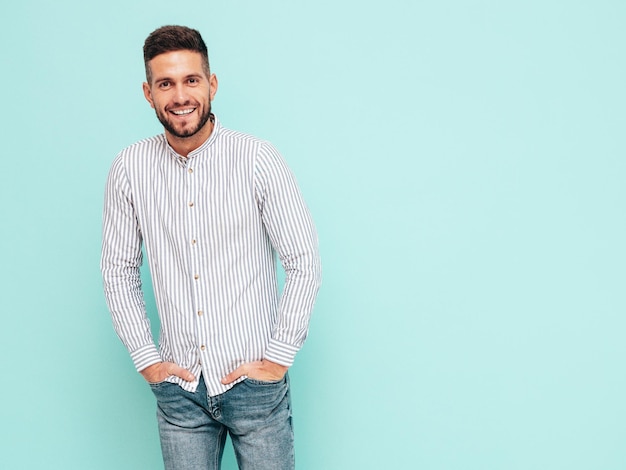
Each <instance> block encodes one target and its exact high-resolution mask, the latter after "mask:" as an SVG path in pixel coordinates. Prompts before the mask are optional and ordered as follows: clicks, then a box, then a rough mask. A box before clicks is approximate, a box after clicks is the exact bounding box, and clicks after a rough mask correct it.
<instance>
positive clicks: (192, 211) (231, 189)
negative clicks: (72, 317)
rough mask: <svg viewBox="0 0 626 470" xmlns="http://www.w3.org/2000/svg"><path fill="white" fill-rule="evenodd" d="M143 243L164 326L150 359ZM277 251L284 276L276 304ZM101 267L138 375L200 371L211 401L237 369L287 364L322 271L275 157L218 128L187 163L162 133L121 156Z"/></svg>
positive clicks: (298, 203)
mask: <svg viewBox="0 0 626 470" xmlns="http://www.w3.org/2000/svg"><path fill="white" fill-rule="evenodd" d="M142 242H143V243H145V252H146V254H147V257H148V263H149V266H150V273H151V277H152V283H153V287H154V295H155V299H156V304H157V309H158V312H159V318H160V320H161V332H160V338H159V348H158V349H157V348H156V346H155V344H154V340H153V338H152V334H151V332H150V325H149V321H148V318H147V316H146V308H145V304H144V298H143V293H142V290H141V280H140V274H139V267H140V265H141V263H142V250H141V247H142ZM275 252H277V253H278V255H279V257H280V261H281V263H282V265H283V267H284V269H285V286H284V289H283V293H282V296H280V299H279V295H278V287H277V280H276V261H275ZM101 269H102V275H103V279H104V290H105V296H106V300H107V304H108V306H109V309H110V311H111V315H112V317H113V324H114V327H115V330H116V332H117V334H118V335H119V337H120V338H121V340H122V342H123V343H124V345H125V346H126V347H127V348H128V350H129V352H130V355H131V358H132V360H133V362H134V364H135V367H136V368H137V370H139V371H141V370H143V369H144V368H146V367H148V366H149V365H152V364H154V363H157V362H160V361H171V362H175V363H177V364H179V365H180V366H182V367H184V368H187V369H189V370H190V371H191V372H192V373H193V374H194V375H195V376H196V378H198V377H200V372H202V375H203V376H204V380H205V382H206V384H207V388H208V391H209V394H210V395H218V394H220V393H223V392H225V391H226V390H228V389H229V388H230V387H231V386H232V385H222V384H221V383H220V380H221V378H222V377H224V376H225V375H226V374H227V373H229V372H231V371H232V370H234V369H235V368H237V367H238V366H240V365H241V364H243V363H244V362H250V361H257V360H261V359H263V358H265V359H268V360H270V361H273V362H277V363H279V364H282V365H286V366H289V365H291V364H292V363H293V360H294V356H295V355H296V352H297V351H298V350H299V349H300V347H301V346H302V344H303V342H304V340H305V338H306V336H307V331H308V325H309V318H310V315H311V311H312V309H313V304H314V301H315V296H316V294H317V290H318V288H319V284H320V273H321V268H320V261H319V254H318V246H317V235H316V233H315V228H314V226H313V222H312V220H311V216H310V214H309V211H308V209H307V207H306V205H305V203H304V201H303V199H302V196H301V194H300V191H299V190H298V187H297V185H296V182H295V180H294V178H293V175H292V174H291V172H290V171H289V169H288V168H287V166H286V164H285V162H284V161H283V159H282V158H281V156H280V155H279V154H278V152H277V151H276V150H275V149H274V147H272V146H271V145H270V144H269V143H268V142H265V141H262V140H259V139H256V138H254V137H251V136H249V135H245V134H242V133H239V132H235V131H231V130H228V129H225V128H223V127H222V126H221V125H220V123H219V121H218V120H217V118H215V126H214V129H213V132H212V134H211V136H210V137H209V138H208V139H207V141H206V142H205V143H204V144H202V146H200V147H199V148H198V149H196V150H194V151H193V152H191V153H190V154H189V155H188V157H187V158H184V157H182V156H180V155H178V154H177V153H176V152H175V151H174V150H173V149H172V148H171V147H170V146H169V144H168V143H167V140H166V138H165V135H164V134H161V135H158V136H155V137H152V138H149V139H145V140H142V141H140V142H137V143H136V144H134V145H132V146H130V147H128V148H126V149H124V150H123V151H122V152H121V153H120V154H119V155H118V156H117V158H116V159H115V161H114V162H113V165H112V167H111V171H110V173H109V177H108V181H107V185H106V194H105V204H104V217H103V247H102V260H101ZM167 380H169V381H172V382H175V383H178V384H180V385H181V386H182V387H183V388H184V389H186V390H189V391H195V389H196V386H197V382H194V383H187V382H185V381H183V380H181V379H178V378H177V377H169V378H168V379H167Z"/></svg>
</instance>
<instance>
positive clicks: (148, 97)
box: [143, 82, 154, 108]
mask: <svg viewBox="0 0 626 470" xmlns="http://www.w3.org/2000/svg"><path fill="white" fill-rule="evenodd" d="M143 96H145V97H146V100H148V103H150V107H152V108H154V101H153V100H152V92H151V91H150V85H148V84H147V83H146V82H143Z"/></svg>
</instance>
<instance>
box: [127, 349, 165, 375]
mask: <svg viewBox="0 0 626 470" xmlns="http://www.w3.org/2000/svg"><path fill="white" fill-rule="evenodd" d="M130 358H131V359H132V360H133V363H134V364H135V368H136V369H137V372H141V371H142V370H144V369H145V368H146V367H148V366H151V365H152V364H157V363H158V362H163V360H162V359H161V355H160V354H159V351H157V348H156V346H155V345H154V344H147V345H145V346H142V347H141V348H139V349H135V350H134V351H133V352H131V353H130Z"/></svg>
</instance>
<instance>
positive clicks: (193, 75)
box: [154, 73, 203, 83]
mask: <svg viewBox="0 0 626 470" xmlns="http://www.w3.org/2000/svg"><path fill="white" fill-rule="evenodd" d="M202 77H203V75H202V74H199V73H190V74H189V75H185V76H184V77H183V80H187V79H189V78H202ZM173 81H174V79H173V78H170V77H161V78H155V79H154V83H159V82H173Z"/></svg>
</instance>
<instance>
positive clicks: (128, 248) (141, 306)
mask: <svg viewBox="0 0 626 470" xmlns="http://www.w3.org/2000/svg"><path fill="white" fill-rule="evenodd" d="M102 226H103V230H102V257H101V261H100V269H101V271H102V278H103V281H104V294H105V298H106V302H107V305H108V307H109V310H110V312H111V317H112V319H113V326H114V328H115V331H116V333H117V335H118V336H119V337H120V339H121V340H122V343H123V344H124V346H126V348H127V349H128V351H129V352H130V355H131V358H132V360H133V362H134V364H135V367H136V369H137V370H138V371H141V370H143V369H145V368H146V367H148V366H150V365H152V364H155V363H157V362H161V357H160V354H159V352H158V351H157V348H156V346H155V344H154V340H153V338H152V332H151V330H150V321H149V320H148V317H147V314H146V307H145V302H144V297H143V291H142V289H141V276H140V271H139V268H140V266H141V264H142V259H143V258H142V252H141V245H142V236H141V230H140V227H139V222H138V220H137V216H136V213H135V209H134V205H133V198H132V191H131V187H130V184H129V181H128V177H127V175H126V172H125V168H124V160H123V158H122V156H118V158H117V159H116V160H115V161H114V162H113V165H112V166H111V171H110V172H109V177H108V180H107V184H106V190H105V198H104V213H103V224H102Z"/></svg>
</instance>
